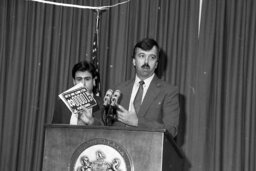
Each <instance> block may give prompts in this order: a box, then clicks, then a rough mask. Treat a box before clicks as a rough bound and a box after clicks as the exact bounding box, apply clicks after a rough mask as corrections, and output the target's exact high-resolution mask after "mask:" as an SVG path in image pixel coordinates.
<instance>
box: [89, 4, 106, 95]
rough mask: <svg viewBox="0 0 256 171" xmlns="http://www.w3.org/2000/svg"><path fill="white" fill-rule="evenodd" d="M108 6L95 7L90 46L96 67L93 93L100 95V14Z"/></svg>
mask: <svg viewBox="0 0 256 171" xmlns="http://www.w3.org/2000/svg"><path fill="white" fill-rule="evenodd" d="M106 9H108V8H102V9H95V10H94V11H95V12H96V25H95V33H94V36H93V47H92V56H91V60H92V63H93V64H94V66H95V67H96V80H95V82H96V86H95V92H94V93H95V95H96V96H100V95H101V83H100V71H99V69H100V64H99V59H98V58H99V30H100V15H101V12H102V11H103V10H106Z"/></svg>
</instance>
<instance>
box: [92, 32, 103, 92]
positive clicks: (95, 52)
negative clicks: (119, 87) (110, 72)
mask: <svg viewBox="0 0 256 171" xmlns="http://www.w3.org/2000/svg"><path fill="white" fill-rule="evenodd" d="M91 62H92V63H93V65H94V66H95V67H96V81H95V82H96V85H95V87H94V94H95V95H96V96H100V95H101V92H100V71H99V68H100V66H99V65H100V64H99V60H98V35H97V33H94V38H93V44H92V55H91Z"/></svg>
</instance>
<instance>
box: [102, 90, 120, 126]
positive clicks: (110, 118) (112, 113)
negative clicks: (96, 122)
mask: <svg viewBox="0 0 256 171" xmlns="http://www.w3.org/2000/svg"><path fill="white" fill-rule="evenodd" d="M120 96H121V91H120V90H115V92H114V93H113V94H112V97H111V102H110V106H109V108H108V112H107V114H106V118H105V125H107V126H111V125H113V123H114V122H115V121H116V120H117V112H116V110H117V102H118V100H119V97H120Z"/></svg>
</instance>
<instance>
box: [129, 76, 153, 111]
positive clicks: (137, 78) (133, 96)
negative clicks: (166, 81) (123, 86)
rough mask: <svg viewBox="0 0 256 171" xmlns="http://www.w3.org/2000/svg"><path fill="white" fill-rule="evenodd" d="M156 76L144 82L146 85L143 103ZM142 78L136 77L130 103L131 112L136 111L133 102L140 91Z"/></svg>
mask: <svg viewBox="0 0 256 171" xmlns="http://www.w3.org/2000/svg"><path fill="white" fill-rule="evenodd" d="M154 76H155V74H153V75H152V76H150V77H149V78H147V79H145V80H143V81H144V84H143V95H142V102H143V100H144V97H145V95H146V93H147V91H148V87H149V85H150V83H151V81H152V80H153V78H154ZM140 81H141V80H140V78H139V77H138V76H137V75H136V76H135V81H134V84H133V88H132V94H131V98H130V103H129V111H135V109H134V106H133V101H134V98H135V96H136V94H137V91H138V89H139V86H140V83H139V82H140Z"/></svg>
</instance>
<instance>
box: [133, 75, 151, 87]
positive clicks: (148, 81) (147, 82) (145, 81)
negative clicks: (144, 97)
mask: <svg viewBox="0 0 256 171" xmlns="http://www.w3.org/2000/svg"><path fill="white" fill-rule="evenodd" d="M154 76H155V73H153V74H152V75H151V76H150V77H148V78H146V79H145V80H143V81H144V83H145V84H144V85H146V86H147V87H148V86H149V84H150V83H151V81H152V80H153V78H154ZM140 81H141V79H140V78H139V77H138V76H137V75H136V76H135V84H136V85H139V82H140Z"/></svg>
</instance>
